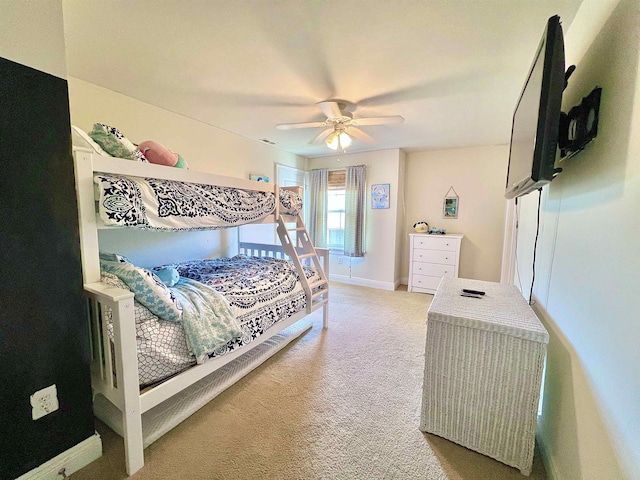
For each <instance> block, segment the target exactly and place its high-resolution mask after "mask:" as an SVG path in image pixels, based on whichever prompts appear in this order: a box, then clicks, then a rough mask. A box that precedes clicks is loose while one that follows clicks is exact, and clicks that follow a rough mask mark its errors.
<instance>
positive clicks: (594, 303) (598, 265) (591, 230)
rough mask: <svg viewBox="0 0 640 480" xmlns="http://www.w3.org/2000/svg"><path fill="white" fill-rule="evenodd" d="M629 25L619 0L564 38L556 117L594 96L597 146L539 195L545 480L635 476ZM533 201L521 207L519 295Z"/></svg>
mask: <svg viewBox="0 0 640 480" xmlns="http://www.w3.org/2000/svg"><path fill="white" fill-rule="evenodd" d="M592 3H593V2H592ZM596 3H597V2H596ZM613 5H614V6H615V2H613ZM583 6H585V5H583ZM587 6H591V5H587ZM605 18H606V17H605ZM581 19H582V16H580V12H579V15H578V17H576V21H574V22H578V21H580V20H581ZM639 19H640V4H639V3H638V2H637V0H621V1H620V2H619V3H618V4H617V7H616V8H615V10H614V12H613V14H612V15H611V17H610V18H609V19H608V20H607V21H606V23H605V24H604V27H603V28H602V30H601V31H600V32H598V30H597V29H595V28H594V29H592V30H590V31H589V30H588V29H587V30H585V29H584V28H579V27H580V25H579V24H577V23H574V24H572V25H571V27H570V30H569V31H568V32H565V43H566V44H567V45H568V46H569V47H570V48H568V49H567V51H568V52H571V51H581V52H582V51H583V52H585V53H584V57H582V58H581V59H580V61H579V62H577V70H576V71H575V73H574V74H573V76H572V77H571V80H570V82H569V87H568V88H567V90H566V91H565V95H564V100H563V110H564V111H568V110H569V109H570V108H571V107H572V106H573V105H576V104H578V103H579V102H580V101H581V99H582V97H584V96H585V95H587V94H588V93H589V92H590V91H591V90H592V89H593V88H594V87H595V86H601V87H602V88H603V91H602V101H601V110H600V124H599V129H598V137H597V138H596V139H595V141H593V142H592V143H591V144H590V145H589V146H588V147H587V148H586V149H585V150H584V151H583V152H581V153H580V154H578V155H577V156H575V157H573V158H571V159H569V160H565V161H564V162H562V163H561V166H562V168H563V169H564V171H563V172H562V174H561V175H559V176H558V177H557V178H556V179H555V180H554V181H553V182H552V183H551V184H550V185H549V186H548V187H546V188H545V192H544V195H543V205H542V222H541V232H540V241H539V248H538V255H537V257H538V259H537V262H536V281H535V286H534V296H535V300H536V301H537V303H536V305H535V306H534V309H535V310H536V312H537V313H538V314H539V316H541V318H542V320H543V322H544V323H545V325H546V327H547V329H548V330H549V333H550V343H549V350H548V360H547V376H546V382H545V392H544V403H543V414H542V418H541V423H540V425H539V427H540V428H539V437H540V443H541V445H542V449H543V452H544V454H545V460H546V463H547V471H548V473H549V476H550V478H552V479H555V478H557V479H572V480H573V479H577V480H578V479H594V480H595V479H605V478H606V479H614V478H615V479H625V478H628V479H637V478H640V448H639V445H640V374H638V366H639V365H640V348H639V347H638V345H640V313H639V312H640V295H639V294H638V288H637V285H638V278H640V256H639V255H638V244H639V243H640V76H639V75H638V64H639V62H640V22H639ZM574 26H575V30H574ZM574 31H575V32H578V31H579V32H581V33H580V34H574V35H572V33H573V32H574ZM585 31H586V32H587V33H588V35H587V36H584V34H585ZM582 42H586V47H585V48H577V47H578V46H579V45H580V44H581V43H582ZM574 43H575V44H576V46H574V45H573V44H574ZM575 60H576V59H575V58H571V57H569V58H567V65H569V64H571V63H574V62H575ZM537 201H538V196H537V194H531V195H527V196H525V197H523V198H522V199H521V210H520V222H519V225H520V231H519V232H518V251H519V253H520V255H519V259H518V264H519V271H520V278H521V280H520V281H521V283H522V285H523V290H525V291H526V294H527V295H526V296H527V297H528V292H529V286H530V282H531V273H530V269H531V258H532V252H533V236H534V234H535V226H536V215H537Z"/></svg>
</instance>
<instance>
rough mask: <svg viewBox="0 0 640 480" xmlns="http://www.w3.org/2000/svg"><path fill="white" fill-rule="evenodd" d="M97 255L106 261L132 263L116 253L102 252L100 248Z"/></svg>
mask: <svg viewBox="0 0 640 480" xmlns="http://www.w3.org/2000/svg"><path fill="white" fill-rule="evenodd" d="M99 256H100V260H104V261H106V262H119V263H132V262H131V261H130V260H129V259H128V258H127V257H125V256H124V255H120V254H117V253H109V252H103V251H102V250H100V252H99Z"/></svg>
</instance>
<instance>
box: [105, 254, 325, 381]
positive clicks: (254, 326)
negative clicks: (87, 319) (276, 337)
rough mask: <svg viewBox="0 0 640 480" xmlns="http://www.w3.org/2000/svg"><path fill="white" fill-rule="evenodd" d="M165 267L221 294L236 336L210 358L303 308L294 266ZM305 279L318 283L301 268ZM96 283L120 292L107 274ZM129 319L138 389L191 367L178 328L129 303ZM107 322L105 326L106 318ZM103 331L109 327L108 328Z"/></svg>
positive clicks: (270, 261) (246, 261)
mask: <svg viewBox="0 0 640 480" xmlns="http://www.w3.org/2000/svg"><path fill="white" fill-rule="evenodd" d="M171 266H173V267H175V268H176V269H177V270H178V272H179V273H180V275H181V276H183V277H188V278H191V279H194V280H198V281H200V282H202V283H205V284H207V285H210V286H211V287H213V288H214V289H215V290H217V291H218V292H220V293H222V294H223V295H224V296H225V298H226V299H227V300H228V302H229V304H230V305H231V308H232V310H233V312H234V314H235V315H236V318H237V319H238V321H239V323H240V325H241V328H242V331H243V335H242V337H240V338H236V339H234V340H232V341H230V342H228V343H227V344H226V345H225V346H224V347H222V348H220V349H218V350H216V351H215V352H214V353H213V354H212V355H211V357H215V356H220V355H224V354H226V353H228V352H231V351H233V350H236V349H238V348H241V347H242V346H244V345H247V344H249V343H251V342H252V341H253V340H254V339H256V338H258V337H259V336H260V335H262V334H263V333H264V332H265V331H266V330H267V329H268V328H269V327H271V326H272V325H273V324H274V323H276V322H278V321H280V320H284V319H286V318H289V317H290V316H292V315H293V314H295V313H296V312H299V311H301V310H303V309H304V308H305V307H306V297H305V294H304V290H303V289H302V285H301V284H300V282H299V281H298V274H297V273H296V269H295V266H294V265H293V264H292V263H291V262H287V261H285V260H281V259H274V258H258V257H247V256H244V255H238V256H236V257H233V258H221V259H210V260H197V261H189V262H183V263H180V264H172V265H171ZM158 268H161V267H158ZM305 276H306V277H307V278H308V279H309V280H310V282H313V281H315V280H318V279H319V276H318V274H317V272H316V271H315V269H312V268H308V267H305ZM102 281H104V282H106V283H109V284H111V285H114V286H120V287H121V288H126V285H124V284H123V283H122V282H121V281H120V280H119V279H118V278H117V277H115V276H113V275H110V274H108V273H103V274H102ZM135 314H136V315H135V316H136V334H137V339H138V365H139V374H140V385H141V386H146V385H150V384H153V383H156V382H158V381H160V380H162V379H164V378H167V377H169V376H171V375H173V374H175V373H178V372H180V371H182V370H184V369H186V368H188V367H190V366H192V365H194V364H195V363H196V360H195V357H194V356H193V355H192V354H190V352H189V351H188V348H187V343H186V339H185V335H184V331H183V330H182V328H181V325H180V324H176V323H171V322H167V321H164V320H161V319H159V318H158V317H157V316H156V315H154V314H153V313H151V312H150V311H149V310H148V309H147V308H146V307H144V306H142V305H140V304H138V302H135ZM107 317H108V318H107V320H108V321H109V320H110V313H109V315H108V316H107ZM109 328H112V327H111V325H110V324H109ZM110 334H111V333H110Z"/></svg>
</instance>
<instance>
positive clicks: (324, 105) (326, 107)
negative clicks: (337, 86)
mask: <svg viewBox="0 0 640 480" xmlns="http://www.w3.org/2000/svg"><path fill="white" fill-rule="evenodd" d="M316 105H318V106H319V107H320V109H321V110H322V113H324V114H325V116H326V117H327V118H337V117H341V116H342V112H341V111H340V106H339V105H338V102H319V103H317V104H316Z"/></svg>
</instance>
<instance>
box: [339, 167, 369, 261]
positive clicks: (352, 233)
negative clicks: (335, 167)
mask: <svg viewBox="0 0 640 480" xmlns="http://www.w3.org/2000/svg"><path fill="white" fill-rule="evenodd" d="M346 170H347V172H346V178H345V202H344V203H345V208H344V209H345V225H344V255H345V256H347V257H364V240H365V239H364V214H365V205H366V192H365V188H366V167H365V166H364V165H357V166H355V167H347V168H346Z"/></svg>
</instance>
